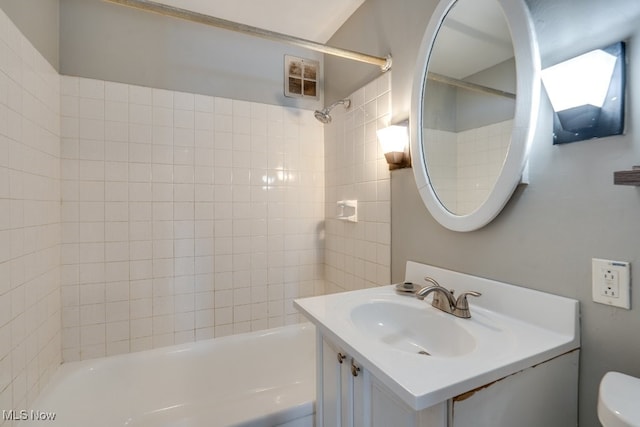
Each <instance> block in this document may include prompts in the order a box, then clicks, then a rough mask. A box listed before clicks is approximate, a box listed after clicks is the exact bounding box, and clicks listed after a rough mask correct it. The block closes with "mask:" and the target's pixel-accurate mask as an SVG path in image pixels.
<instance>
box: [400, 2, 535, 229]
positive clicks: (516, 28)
mask: <svg viewBox="0 0 640 427" xmlns="http://www.w3.org/2000/svg"><path fill="white" fill-rule="evenodd" d="M458 1H465V0H441V1H440V2H439V3H438V5H437V6H436V9H435V11H434V13H433V15H432V17H431V19H430V20H429V24H428V25H427V29H426V31H425V33H424V36H423V38H422V43H421V45H420V49H419V51H418V59H417V61H416V70H415V74H414V80H413V94H412V101H411V152H412V156H413V160H412V162H413V174H414V177H415V180H416V184H417V186H418V191H419V193H420V197H421V198H422V201H423V202H424V204H425V205H426V207H427V209H428V210H429V212H430V213H431V215H432V216H433V217H434V218H435V219H436V221H438V222H439V223H440V224H441V225H442V226H444V227H446V228H448V229H450V230H454V231H473V230H477V229H479V228H481V227H483V226H485V225H486V224H488V223H489V222H491V220H493V219H494V218H495V217H496V216H497V215H498V214H499V213H500V211H501V210H502V208H503V207H504V205H505V204H506V203H507V202H508V201H509V199H510V198H511V195H512V194H513V192H514V190H515V189H516V187H517V185H518V184H519V183H520V181H521V177H522V174H523V172H524V170H525V166H526V165H527V159H528V155H529V151H530V148H531V145H532V141H533V136H534V133H535V128H536V122H537V118H538V110H539V106H540V54H539V51H538V43H537V40H536V36H535V30H534V28H533V22H532V20H531V16H530V14H529V9H528V8H527V6H526V4H525V2H524V0H496V1H497V2H498V3H499V4H500V6H501V7H502V11H503V12H504V16H505V19H506V20H507V25H508V26H509V30H510V33H511V40H512V43H513V50H514V56H515V62H516V88H517V89H516V106H515V114H514V118H513V130H512V133H511V143H510V146H509V150H508V152H507V156H506V158H505V161H504V165H503V167H502V171H501V172H500V175H499V177H498V179H497V180H496V183H495V185H494V188H493V189H492V190H491V192H490V193H489V196H488V197H487V199H486V200H485V201H484V203H482V204H481V205H480V206H479V207H478V208H476V209H475V210H474V211H473V212H471V213H469V214H467V215H456V214H454V213H452V212H450V211H449V210H447V209H446V207H445V206H444V205H443V204H442V203H441V202H440V200H439V199H438V196H437V195H436V193H435V190H434V188H433V186H432V185H431V181H430V179H429V172H428V170H427V164H426V159H425V157H424V145H425V141H424V137H423V131H422V129H423V108H424V98H425V95H426V96H428V94H425V91H424V89H425V85H426V74H427V69H428V64H429V56H430V54H431V50H432V48H433V45H434V43H435V40H436V36H437V34H438V31H439V30H440V27H441V25H442V23H443V21H444V19H445V18H446V16H447V14H448V13H449V11H450V10H451V8H452V7H453V6H454V5H455V4H456V3H457V2H458ZM466 1H473V0H466Z"/></svg>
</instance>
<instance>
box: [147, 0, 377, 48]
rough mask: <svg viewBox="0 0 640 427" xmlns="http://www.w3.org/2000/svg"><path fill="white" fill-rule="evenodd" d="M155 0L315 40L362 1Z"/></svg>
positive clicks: (321, 38)
mask: <svg viewBox="0 0 640 427" xmlns="http://www.w3.org/2000/svg"><path fill="white" fill-rule="evenodd" d="M155 1H157V2H158V3H164V4H167V5H170V6H173V7H178V8H181V9H188V10H191V11H194V12H198V13H202V14H205V15H210V16H215V17H216V18H222V19H227V20H229V21H234V22H239V23H242V24H245V25H251V26H254V27H258V28H262V29H265V30H270V31H275V32H278V33H283V34H288V35H290V36H296V37H299V38H303V39H306V40H312V41H315V42H318V43H326V41H327V40H329V39H330V38H331V36H332V35H333V34H334V33H335V32H336V31H337V30H338V28H340V26H342V24H343V23H344V22H345V21H346V20H347V18H349V16H351V15H352V14H353V12H355V11H356V9H357V8H358V7H360V5H361V4H362V3H363V2H364V0H322V1H321V2H319V1H315V0H314V1H312V0H155Z"/></svg>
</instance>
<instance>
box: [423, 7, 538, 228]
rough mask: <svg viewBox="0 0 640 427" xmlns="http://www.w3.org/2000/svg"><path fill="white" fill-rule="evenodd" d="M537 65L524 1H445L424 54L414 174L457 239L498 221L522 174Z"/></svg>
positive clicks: (431, 206)
mask: <svg viewBox="0 0 640 427" xmlns="http://www.w3.org/2000/svg"><path fill="white" fill-rule="evenodd" d="M539 72H540V62H539V54H538V49H537V43H536V41H535V38H534V30H533V24H532V22H531V19H530V16H529V11H528V9H527V6H526V4H525V3H524V1H523V0H441V2H440V3H439V4H438V6H437V8H436V10H435V12H434V14H433V16H432V18H431V20H430V22H429V25H428V26H427V29H426V31H425V35H424V37H423V40H422V45H421V47H420V51H419V54H418V61H417V65H416V72H415V77H414V82H413V99H412V107H411V151H412V155H413V157H414V159H413V171H414V175H415V178H416V183H417V185H418V190H419V192H420V196H421V197H422V200H423V201H424V203H425V205H426V206H427V209H429V212H430V213H431V214H432V215H433V217H434V218H435V219H436V220H437V221H438V222H439V223H440V224H442V225H443V226H445V227H447V228H449V229H451V230H455V231H471V230H476V229H478V228H480V227H483V226H484V225H486V224H487V223H489V222H490V221H491V220H492V219H493V218H495V216H496V215H498V213H500V211H501V210H502V208H503V207H504V205H505V204H506V203H507V201H508V200H509V198H510V197H511V195H512V194H513V191H514V190H515V188H516V186H517V185H518V183H519V182H520V180H521V176H522V173H523V170H524V167H525V165H526V161H527V155H528V152H529V147H530V145H531V141H532V139H533V133H534V129H535V123H536V119H537V113H538V103H539V96H540V79H539Z"/></svg>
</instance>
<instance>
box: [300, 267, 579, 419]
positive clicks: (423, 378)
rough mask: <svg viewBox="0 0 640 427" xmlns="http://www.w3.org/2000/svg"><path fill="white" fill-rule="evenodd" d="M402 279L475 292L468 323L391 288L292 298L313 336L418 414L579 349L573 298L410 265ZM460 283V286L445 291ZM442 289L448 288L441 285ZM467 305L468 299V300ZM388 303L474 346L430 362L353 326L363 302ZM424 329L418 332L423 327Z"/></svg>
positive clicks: (425, 357)
mask: <svg viewBox="0 0 640 427" xmlns="http://www.w3.org/2000/svg"><path fill="white" fill-rule="evenodd" d="M412 264H414V265H411V266H409V267H408V270H407V279H408V280H411V281H413V282H414V283H420V280H421V278H422V277H424V276H425V275H428V276H430V277H434V278H436V279H437V280H438V281H439V282H440V284H441V285H442V286H444V287H446V288H449V287H456V288H457V289H460V290H467V289H468V290H477V291H480V292H482V293H483V295H482V296H481V297H479V298H477V299H473V301H470V308H471V314H472V317H471V319H460V318H456V317H454V316H453V315H451V314H447V313H444V312H441V311H439V310H437V309H435V308H433V307H431V305H430V304H429V303H428V302H426V301H420V300H418V299H417V298H415V297H413V296H406V295H398V294H397V293H396V292H395V289H394V287H393V286H382V287H378V288H371V289H364V290H359V291H352V292H345V293H339V294H332V295H325V296H318V297H312V298H305V299H299V300H296V301H295V302H294V304H295V306H296V307H297V308H298V309H299V310H300V311H301V312H302V313H303V314H304V315H305V316H306V317H307V318H309V320H311V321H312V322H313V323H314V324H315V325H316V326H317V327H318V331H319V332H320V333H322V334H323V335H324V336H326V337H327V338H328V339H329V340H331V341H334V342H335V343H337V344H338V345H339V346H341V347H342V348H343V349H344V351H346V352H348V353H349V355H350V356H352V357H354V358H355V359H356V360H357V362H359V363H360V364H362V366H363V367H364V368H366V369H367V370H369V371H370V372H371V373H372V374H373V375H374V376H376V377H377V378H378V379H379V380H380V381H382V382H383V383H384V384H385V385H386V386H387V387H389V388H390V389H391V390H392V391H394V392H395V393H396V394H397V395H398V396H399V397H400V398H401V399H402V400H403V401H404V402H405V403H407V404H408V405H409V406H410V407H411V408H413V409H415V410H422V409H424V408H427V407H429V406H432V405H434V404H437V403H440V402H442V401H444V400H447V399H450V398H453V397H455V396H458V395H460V394H462V393H465V392H467V391H470V390H473V389H475V388H478V387H481V386H484V385H486V384H488V383H491V382H493V381H496V380H499V379H501V378H504V377H506V376H508V375H511V374H513V373H515V372H518V371H520V370H523V369H525V368H527V367H530V366H534V365H536V364H539V363H542V362H545V361H547V360H550V359H552V358H554V357H557V356H560V355H563V354H565V353H567V352H570V351H572V350H575V349H577V348H579V346H580V341H579V333H578V301H575V300H572V299H568V298H563V297H558V296H555V295H551V294H546V293H542V292H537V291H533V290H530V289H526V288H520V287H517V286H513V285H507V284H504V283H500V282H495V281H492V280H487V279H482V278H477V277H474V276H469V275H464V274H461V273H455V272H451V271H448V270H442V269H438V268H435V267H430V266H424V265H422V264H415V263H412ZM453 283H455V284H456V285H463V286H464V288H463V287H457V286H451V285H452V284H453ZM448 285H449V286H448ZM470 300H471V299H470ZM381 302H382V303H388V302H390V303H393V304H400V305H401V306H402V307H406V308H407V310H412V311H414V312H415V308H418V309H420V310H431V311H432V314H433V315H435V316H446V319H447V320H448V321H450V322H453V323H455V324H456V325H457V326H459V327H461V328H463V329H465V330H466V331H467V332H468V333H469V334H471V335H472V336H473V337H474V339H475V347H474V348H473V350H471V351H470V352H467V353H466V354H462V355H459V356H451V357H437V356H424V355H421V354H417V353H413V352H408V351H402V350H399V349H397V348H394V347H392V346H389V345H386V344H385V343H384V342H381V341H380V340H376V339H372V338H371V336H368V335H367V334H366V333H362V330H360V329H358V328H357V326H356V325H355V324H354V321H353V319H352V317H351V313H352V310H353V309H354V308H356V307H361V306H363V305H366V304H375V303H381ZM429 326H430V325H429V324H425V325H424V327H425V328H429Z"/></svg>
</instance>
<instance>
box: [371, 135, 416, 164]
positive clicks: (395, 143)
mask: <svg viewBox="0 0 640 427" xmlns="http://www.w3.org/2000/svg"><path fill="white" fill-rule="evenodd" d="M376 134H377V136H378V141H379V142H380V146H381V147H382V151H383V152H384V157H385V159H386V160H387V163H388V164H389V170H393V169H401V168H406V167H410V166H411V162H410V161H409V154H408V151H409V129H408V128H407V126H405V125H392V126H388V127H386V128H383V129H379V130H378V131H376Z"/></svg>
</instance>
